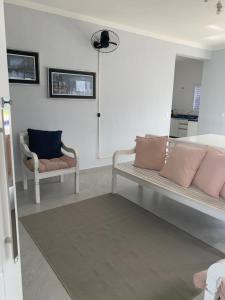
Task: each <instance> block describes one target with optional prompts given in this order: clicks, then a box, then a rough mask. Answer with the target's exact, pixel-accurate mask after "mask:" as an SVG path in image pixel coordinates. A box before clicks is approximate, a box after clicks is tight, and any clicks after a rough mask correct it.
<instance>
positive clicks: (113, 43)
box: [109, 41, 118, 46]
mask: <svg viewBox="0 0 225 300" xmlns="http://www.w3.org/2000/svg"><path fill="white" fill-rule="evenodd" d="M109 44H112V45H115V46H117V45H118V44H117V43H115V42H110V41H109Z"/></svg>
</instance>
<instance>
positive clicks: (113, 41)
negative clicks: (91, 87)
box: [91, 30, 120, 159]
mask: <svg viewBox="0 0 225 300" xmlns="http://www.w3.org/2000/svg"><path fill="white" fill-rule="evenodd" d="M119 44H120V39H119V36H118V35H117V34H116V33H115V32H113V31H111V30H99V31H97V32H95V33H94V34H93V35H92V37H91V45H92V47H93V48H94V49H95V50H96V51H98V99H97V103H98V104H97V111H98V112H97V119H98V120H97V122H98V133H97V158H98V159H107V158H111V157H112V156H104V155H102V154H101V75H100V74H101V73H100V72H101V53H110V52H113V51H115V50H116V49H117V48H118V47H119Z"/></svg>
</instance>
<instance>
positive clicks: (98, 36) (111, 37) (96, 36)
mask: <svg viewBox="0 0 225 300" xmlns="http://www.w3.org/2000/svg"><path fill="white" fill-rule="evenodd" d="M105 30H106V31H108V32H109V40H110V41H112V42H115V43H117V45H113V44H109V46H108V47H107V48H100V49H97V48H95V46H94V42H95V41H96V42H98V43H99V42H100V39H101V33H102V32H103V31H105ZM91 45H92V47H93V48H94V49H95V50H96V51H98V52H102V53H110V52H113V51H115V50H116V49H117V48H118V47H119V45H120V38H119V36H118V34H117V33H115V32H114V31H112V30H108V29H103V30H102V29H101V30H99V31H96V32H95V33H94V34H93V35H92V37H91Z"/></svg>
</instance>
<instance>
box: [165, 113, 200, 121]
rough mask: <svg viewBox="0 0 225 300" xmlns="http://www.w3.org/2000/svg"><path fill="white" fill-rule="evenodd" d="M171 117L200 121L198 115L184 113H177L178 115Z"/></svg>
mask: <svg viewBox="0 0 225 300" xmlns="http://www.w3.org/2000/svg"><path fill="white" fill-rule="evenodd" d="M171 118H173V119H182V120H188V121H193V122H198V116H196V115H182V114H177V115H172V116H171Z"/></svg>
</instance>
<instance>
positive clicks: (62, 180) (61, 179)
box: [60, 175, 64, 183]
mask: <svg viewBox="0 0 225 300" xmlns="http://www.w3.org/2000/svg"><path fill="white" fill-rule="evenodd" d="M60 182H61V183H62V182H64V175H61V176H60Z"/></svg>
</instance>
